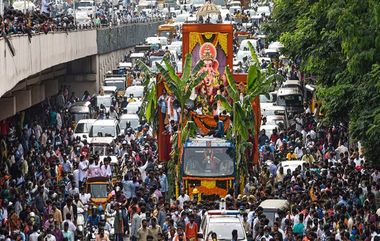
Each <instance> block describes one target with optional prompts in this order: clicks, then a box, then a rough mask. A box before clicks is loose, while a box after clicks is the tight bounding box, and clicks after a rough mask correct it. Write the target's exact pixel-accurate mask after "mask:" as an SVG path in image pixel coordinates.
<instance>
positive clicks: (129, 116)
mask: <svg viewBox="0 0 380 241" xmlns="http://www.w3.org/2000/svg"><path fill="white" fill-rule="evenodd" d="M121 119H129V120H130V119H139V115H137V114H133V113H127V114H122V115H121V116H120V120H121Z"/></svg>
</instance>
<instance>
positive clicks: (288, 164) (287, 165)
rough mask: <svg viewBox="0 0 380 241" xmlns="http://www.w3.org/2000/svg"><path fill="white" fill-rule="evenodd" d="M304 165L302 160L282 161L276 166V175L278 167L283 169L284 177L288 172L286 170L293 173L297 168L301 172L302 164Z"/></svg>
mask: <svg viewBox="0 0 380 241" xmlns="http://www.w3.org/2000/svg"><path fill="white" fill-rule="evenodd" d="M304 163H306V162H305V161H302V160H293V161H282V162H280V164H279V165H278V169H277V173H278V172H279V169H280V167H282V168H283V169H284V175H286V173H287V172H288V170H289V171H290V172H291V173H293V172H294V171H295V170H296V168H297V167H301V170H303V169H304V168H303V164H304Z"/></svg>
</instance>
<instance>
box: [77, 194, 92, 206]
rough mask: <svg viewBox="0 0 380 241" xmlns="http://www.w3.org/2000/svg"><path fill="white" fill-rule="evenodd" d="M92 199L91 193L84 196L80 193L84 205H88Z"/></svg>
mask: <svg viewBox="0 0 380 241" xmlns="http://www.w3.org/2000/svg"><path fill="white" fill-rule="evenodd" d="M90 198H91V194H90V193H83V194H82V193H80V194H79V199H80V201H81V202H82V203H83V205H86V204H87V203H88V202H89V201H90Z"/></svg>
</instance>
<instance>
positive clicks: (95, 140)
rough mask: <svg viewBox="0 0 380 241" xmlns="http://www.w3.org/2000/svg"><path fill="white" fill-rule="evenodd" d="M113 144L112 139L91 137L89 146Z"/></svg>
mask: <svg viewBox="0 0 380 241" xmlns="http://www.w3.org/2000/svg"><path fill="white" fill-rule="evenodd" d="M112 142H113V138H112V137H108V136H103V137H99V136H96V137H93V138H91V144H95V145H96V144H101V145H110V144H111V143H112Z"/></svg>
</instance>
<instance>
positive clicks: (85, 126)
mask: <svg viewBox="0 0 380 241" xmlns="http://www.w3.org/2000/svg"><path fill="white" fill-rule="evenodd" d="M95 121H96V119H83V120H80V121H79V122H78V124H77V125H76V127H75V129H74V138H77V137H79V138H81V139H87V138H88V133H89V132H90V129H91V126H92V124H93V123H94V122H95Z"/></svg>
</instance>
